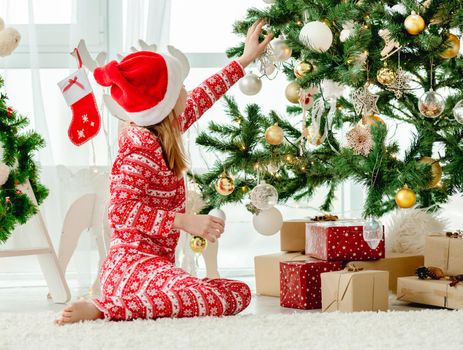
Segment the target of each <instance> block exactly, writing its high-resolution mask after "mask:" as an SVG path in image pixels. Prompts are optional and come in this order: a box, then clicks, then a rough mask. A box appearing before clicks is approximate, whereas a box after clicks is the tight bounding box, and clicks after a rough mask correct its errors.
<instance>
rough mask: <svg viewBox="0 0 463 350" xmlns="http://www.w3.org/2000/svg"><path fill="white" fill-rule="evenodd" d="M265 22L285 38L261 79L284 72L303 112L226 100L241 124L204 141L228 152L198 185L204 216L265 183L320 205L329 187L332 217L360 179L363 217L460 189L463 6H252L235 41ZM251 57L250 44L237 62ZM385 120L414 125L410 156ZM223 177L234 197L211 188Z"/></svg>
mask: <svg viewBox="0 0 463 350" xmlns="http://www.w3.org/2000/svg"><path fill="white" fill-rule="evenodd" d="M266 2H268V1H266ZM260 18H264V19H266V21H267V25H266V28H265V29H266V31H271V32H273V33H274V34H275V36H276V39H274V41H273V42H272V44H271V50H269V52H267V54H266V55H264V56H263V57H262V58H261V59H260V69H261V72H262V74H263V75H265V74H272V71H273V70H274V69H275V67H276V68H277V69H281V70H283V71H284V72H285V74H286V75H287V77H288V80H289V81H290V84H289V85H288V88H287V89H286V96H287V98H288V100H290V101H291V102H292V103H293V104H292V105H291V106H289V107H288V108H287V112H288V116H279V115H278V114H277V113H275V112H271V113H270V114H269V115H268V116H266V115H263V114H262V113H261V111H260V108H259V106H257V105H255V104H253V105H250V106H247V107H246V111H245V113H241V111H240V110H239V107H238V106H237V104H236V102H235V101H234V100H233V99H232V98H227V99H226V103H227V113H228V115H229V116H230V117H231V123H230V124H226V125H220V124H217V123H211V124H210V126H209V131H208V132H203V133H202V134H200V135H199V137H198V139H197V143H198V144H199V145H201V146H204V147H207V148H208V149H210V150H213V151H219V152H221V153H222V155H223V158H222V160H221V161H220V162H218V163H217V164H216V165H215V166H214V168H213V169H212V170H211V171H209V172H208V173H206V174H204V175H201V176H195V180H196V182H197V183H198V184H199V185H200V186H201V187H202V190H203V193H204V195H205V198H206V200H207V203H208V204H209V206H208V208H206V209H205V211H206V210H208V209H210V208H211V207H218V206H220V205H222V204H224V203H227V202H237V201H242V200H243V199H244V198H245V196H246V193H247V192H248V191H249V189H252V188H253V187H255V186H256V185H257V184H258V182H259V181H260V180H265V181H266V182H267V183H269V184H271V185H273V186H274V187H275V188H276V189H277V191H278V194H279V199H280V201H286V200H288V199H295V200H300V199H302V198H310V197H311V196H312V195H313V194H314V192H315V190H316V189H318V188H320V187H321V186H326V187H327V188H328V193H327V196H326V200H325V202H324V203H323V205H322V207H321V209H322V210H324V211H327V210H329V209H330V208H331V205H332V202H333V199H334V196H335V191H336V189H337V187H338V186H339V185H340V184H341V183H343V182H345V181H346V180H348V179H353V180H355V181H356V182H358V183H361V184H363V185H364V186H365V188H366V189H367V198H366V202H365V205H364V215H365V216H377V217H380V216H382V215H383V214H384V213H386V212H388V211H391V210H393V209H394V208H396V207H397V205H399V206H400V207H403V208H406V207H411V206H413V205H414V204H415V202H416V203H417V206H418V207H430V206H433V205H435V204H437V205H436V206H435V208H437V207H438V204H441V203H445V202H446V201H447V200H448V198H449V196H450V195H452V194H455V193H457V192H459V191H461V190H462V188H463V172H462V171H461V167H462V164H463V144H462V141H461V140H462V137H463V125H462V123H463V102H460V103H458V101H461V100H462V99H463V90H462V86H463V60H462V59H461V58H460V56H459V49H460V38H459V37H458V36H457V35H456V34H458V33H460V32H461V30H462V29H463V6H462V4H461V1H459V0H450V1H431V0H427V1H415V0H404V1H402V2H401V3H400V4H398V3H397V1H367V0H359V1H353V0H342V1H334V0H318V1H309V0H276V1H274V3H273V4H272V5H270V6H268V7H266V8H265V9H263V10H259V9H250V10H249V11H248V14H247V17H246V18H245V19H244V20H242V21H239V22H237V23H236V25H235V28H234V30H235V32H236V33H238V34H241V35H244V34H245V33H246V32H247V29H248V28H249V26H250V25H251V24H252V23H253V22H254V21H256V20H257V19H260ZM264 34H265V31H264ZM242 50H243V44H241V45H239V46H238V47H235V48H232V49H230V50H229V51H228V55H229V56H230V57H235V56H238V55H240V54H241V53H242ZM243 79H251V81H250V83H253V81H252V80H254V82H255V79H256V77H255V76H247V77H245V78H243ZM257 79H259V78H258V77H257ZM266 83H268V84H271V82H266ZM249 86H256V85H255V84H254V85H252V84H251V85H249V84H243V86H242V91H243V92H245V93H255V91H250V89H249V88H248V87H249ZM305 113H306V114H305ZM304 115H305V116H304ZM301 116H304V117H303V119H302V120H303V121H302V122H301ZM385 121H386V122H387V125H389V126H391V125H394V124H396V125H397V124H398V123H407V124H410V125H412V126H413V127H414V130H415V131H414V137H413V141H412V142H411V145H410V146H409V148H408V149H407V150H405V152H401V153H400V156H399V152H400V151H401V150H400V149H399V144H398V143H397V142H393V141H392V142H391V141H389V139H390V137H388V131H389V136H391V134H392V131H393V130H388V127H387V126H386V123H385ZM276 123H277V124H278V125H275V124H276ZM298 123H299V125H298ZM346 129H347V130H348V131H347V132H346ZM389 129H392V128H389ZM283 138H284V140H283ZM437 144H439V145H440V146H441V147H440V149H441V150H440V151H439V152H438V154H437V155H436V152H434V154H433V148H434V147H433V146H435V145H437ZM400 147H404V145H403V144H400ZM402 151H404V150H402ZM402 154H403V156H402ZM432 157H434V158H432ZM224 170H225V172H226V173H227V174H228V175H233V176H234V177H235V179H234V181H235V191H234V192H233V193H232V194H230V195H228V196H224V195H221V194H220V193H218V192H217V191H216V190H215V188H214V186H212V185H211V184H213V183H214V182H215V181H216V179H220V176H221V174H223V172H224Z"/></svg>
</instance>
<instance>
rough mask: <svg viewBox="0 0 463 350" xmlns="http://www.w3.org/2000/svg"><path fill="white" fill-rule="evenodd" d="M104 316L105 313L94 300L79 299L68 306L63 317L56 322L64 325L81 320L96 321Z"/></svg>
mask: <svg viewBox="0 0 463 350" xmlns="http://www.w3.org/2000/svg"><path fill="white" fill-rule="evenodd" d="M102 316H103V313H102V312H101V311H100V310H98V309H97V307H96V306H95V305H94V304H93V303H92V302H90V301H88V300H79V301H76V302H74V303H72V304H71V305H68V306H66V308H65V309H64V310H63V313H62V314H61V317H60V318H59V319H58V320H56V321H55V323H56V324H58V325H60V326H62V325H65V324H69V323H75V322H80V321H94V320H97V319H100V318H102Z"/></svg>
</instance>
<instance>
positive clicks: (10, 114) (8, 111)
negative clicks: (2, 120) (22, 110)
mask: <svg viewBox="0 0 463 350" xmlns="http://www.w3.org/2000/svg"><path fill="white" fill-rule="evenodd" d="M7 114H8V117H11V116H12V115H13V108H11V107H8V109H7Z"/></svg>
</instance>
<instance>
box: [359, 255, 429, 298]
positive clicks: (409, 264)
mask: <svg viewBox="0 0 463 350" xmlns="http://www.w3.org/2000/svg"><path fill="white" fill-rule="evenodd" d="M351 263H353V264H354V265H355V266H356V267H358V268H363V269H364V270H383V271H388V272H389V290H391V291H393V292H394V293H395V292H396V291H397V278H399V277H406V276H412V275H414V274H415V271H416V269H417V268H418V267H420V266H423V265H424V256H423V255H412V254H400V253H388V252H386V258H384V259H379V260H371V261H351Z"/></svg>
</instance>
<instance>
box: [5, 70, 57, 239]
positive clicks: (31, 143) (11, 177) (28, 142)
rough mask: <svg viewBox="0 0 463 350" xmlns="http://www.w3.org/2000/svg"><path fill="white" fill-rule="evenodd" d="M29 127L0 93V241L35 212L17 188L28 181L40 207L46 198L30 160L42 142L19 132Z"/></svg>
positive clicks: (26, 120) (45, 190) (34, 206)
mask: <svg viewBox="0 0 463 350" xmlns="http://www.w3.org/2000/svg"><path fill="white" fill-rule="evenodd" d="M2 86H3V80H2V79H1V78H0V87H2ZM28 124H29V121H28V119H27V118H26V117H24V116H21V115H20V114H19V113H17V112H16V111H15V110H14V109H13V108H11V107H9V106H8V104H7V96H6V95H5V94H0V156H1V157H0V242H5V241H6V240H7V239H8V237H9V236H10V234H11V233H12V231H13V229H14V228H15V226H16V225H17V224H24V223H26V222H27V220H28V219H29V218H31V217H32V216H33V215H34V214H36V213H37V207H36V205H35V204H34V203H33V202H32V200H31V199H30V198H29V197H28V196H27V195H26V194H25V193H22V192H21V190H20V189H18V186H19V185H21V184H24V183H25V182H26V181H28V180H29V182H30V184H31V187H32V190H33V191H34V194H35V198H36V199H37V202H38V204H39V205H40V204H41V203H42V202H43V200H44V199H45V198H46V197H47V195H48V190H47V189H46V188H45V187H44V186H43V185H42V184H41V183H40V182H39V174H38V166H37V164H36V162H35V161H34V159H33V153H34V152H35V151H37V150H38V149H40V148H42V147H44V145H45V142H44V140H43V138H42V137H41V136H40V135H39V134H38V133H36V132H34V131H22V132H21V130H22V129H24V128H25V127H27V125H28Z"/></svg>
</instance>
